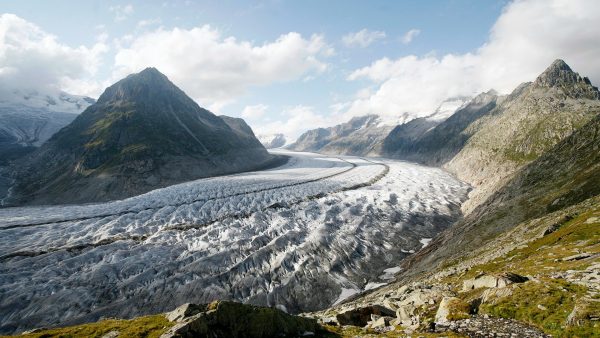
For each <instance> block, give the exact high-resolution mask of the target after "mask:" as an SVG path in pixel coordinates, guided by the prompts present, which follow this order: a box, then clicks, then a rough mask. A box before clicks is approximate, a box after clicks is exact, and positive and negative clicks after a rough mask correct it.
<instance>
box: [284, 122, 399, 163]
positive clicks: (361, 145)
mask: <svg viewBox="0 0 600 338" xmlns="http://www.w3.org/2000/svg"><path fill="white" fill-rule="evenodd" d="M381 122H382V121H381V117H379V116H377V115H365V116H359V117H353V118H352V119H350V121H348V122H345V123H342V124H338V125H336V126H333V127H329V128H318V129H313V130H309V131H307V132H305V133H304V134H302V135H300V137H299V138H298V139H297V140H296V142H294V143H292V144H290V145H289V146H288V147H287V148H288V149H290V150H295V151H311V152H320V153H325V154H346V155H367V154H374V153H377V152H378V150H377V148H378V145H379V142H380V141H381V137H382V135H385V134H387V133H388V132H389V130H391V128H392V127H390V126H386V125H382V123H381Z"/></svg>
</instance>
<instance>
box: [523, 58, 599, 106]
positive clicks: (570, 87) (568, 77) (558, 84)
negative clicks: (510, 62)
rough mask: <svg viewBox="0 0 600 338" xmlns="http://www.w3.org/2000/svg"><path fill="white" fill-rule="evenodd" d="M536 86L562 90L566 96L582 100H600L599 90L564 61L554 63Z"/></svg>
mask: <svg viewBox="0 0 600 338" xmlns="http://www.w3.org/2000/svg"><path fill="white" fill-rule="evenodd" d="M534 85H535V86H539V87H548V88H560V89H561V90H562V91H563V92H564V94H565V95H566V96H569V97H573V98H577V99H581V98H585V99H591V100H594V99H600V93H599V92H598V88H596V87H594V86H592V84H591V82H590V79H588V78H587V77H581V76H580V75H579V74H577V73H575V72H573V70H571V67H569V66H568V65H567V64H566V63H565V62H564V61H563V60H556V61H554V62H553V63H552V64H551V65H550V67H548V68H547V69H546V70H545V71H544V72H543V73H542V74H541V75H540V76H538V78H537V79H536V80H535V82H534Z"/></svg>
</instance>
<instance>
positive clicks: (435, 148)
mask: <svg viewBox="0 0 600 338" xmlns="http://www.w3.org/2000/svg"><path fill="white" fill-rule="evenodd" d="M498 100H502V98H499V97H498V96H497V95H496V93H495V92H494V91H489V92H487V93H482V94H480V95H478V96H477V97H475V98H473V99H472V100H470V101H468V103H467V104H465V105H464V106H462V107H459V109H458V110H456V112H454V114H452V115H450V116H449V117H448V118H447V119H445V120H442V121H439V120H438V119H432V118H420V119H415V120H412V121H410V122H408V123H405V124H401V125H398V126H396V127H395V128H394V130H392V131H391V132H390V133H389V135H388V136H387V137H386V138H385V139H384V141H383V148H382V154H383V155H384V156H389V157H394V158H402V159H405V160H410V161H415V162H420V163H425V164H428V165H434V166H440V165H442V164H444V163H446V162H447V161H449V160H450V159H452V158H453V157H454V156H455V155H456V154H457V153H458V152H459V151H460V150H461V149H462V147H463V146H464V145H465V143H466V142H467V140H468V139H469V137H470V136H471V135H472V134H473V133H474V132H475V130H474V129H473V128H469V127H470V126H471V125H472V124H473V122H475V121H476V120H477V119H479V118H480V117H482V116H485V115H486V114H489V113H490V111H491V110H492V109H494V108H495V107H496V104H497V101H498ZM434 116H435V115H434Z"/></svg>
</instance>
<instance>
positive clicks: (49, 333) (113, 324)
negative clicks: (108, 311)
mask: <svg viewBox="0 0 600 338" xmlns="http://www.w3.org/2000/svg"><path fill="white" fill-rule="evenodd" d="M171 326H173V323H171V322H169V321H168V320H167V319H166V318H165V316H163V315H154V316H146V317H139V318H135V319H131V320H123V319H106V320H102V321H99V322H96V323H91V324H82V325H76V326H69V327H63V328H56V329H47V330H40V331H37V332H35V333H30V334H25V335H21V336H20V337H26V338H42V337H65V338H66V337H73V338H77V337H81V338H84V337H85V338H92V337H102V336H103V335H105V334H107V333H109V332H111V331H118V332H119V337H132V338H133V337H139V338H142V337H144V338H158V337H160V335H161V334H163V333H164V332H166V331H167V330H168V329H169V328H170V327H171Z"/></svg>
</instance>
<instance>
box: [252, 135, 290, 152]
mask: <svg viewBox="0 0 600 338" xmlns="http://www.w3.org/2000/svg"><path fill="white" fill-rule="evenodd" d="M258 140H259V141H260V142H261V143H262V144H263V145H264V146H265V148H267V149H273V148H281V147H283V146H285V145H286V143H287V142H288V141H287V139H286V137H285V135H283V134H268V135H258Z"/></svg>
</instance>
